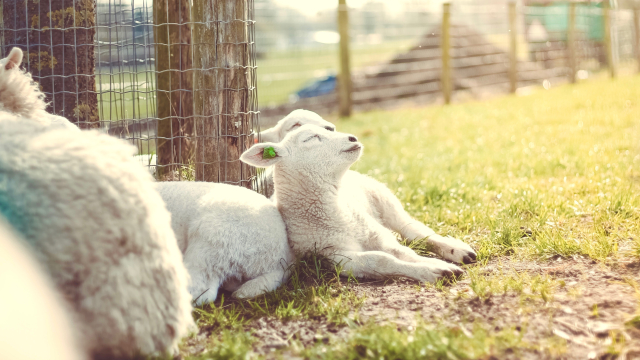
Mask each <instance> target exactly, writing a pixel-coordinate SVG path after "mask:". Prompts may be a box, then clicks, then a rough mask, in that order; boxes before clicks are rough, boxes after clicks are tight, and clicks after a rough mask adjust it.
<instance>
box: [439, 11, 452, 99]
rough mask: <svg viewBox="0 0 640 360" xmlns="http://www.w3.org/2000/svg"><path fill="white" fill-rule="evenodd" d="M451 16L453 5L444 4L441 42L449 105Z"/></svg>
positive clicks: (444, 78) (443, 81)
mask: <svg viewBox="0 0 640 360" xmlns="http://www.w3.org/2000/svg"><path fill="white" fill-rule="evenodd" d="M450 16H451V4H449V3H444V4H442V35H441V36H442V39H441V40H440V48H441V50H442V77H441V80H440V81H441V86H442V95H443V96H444V103H445V104H449V103H450V102H451V90H452V86H451V57H450V54H449V49H450V48H451V38H450V35H451V34H450V28H451V26H450V25H451V24H450V21H449V19H450Z"/></svg>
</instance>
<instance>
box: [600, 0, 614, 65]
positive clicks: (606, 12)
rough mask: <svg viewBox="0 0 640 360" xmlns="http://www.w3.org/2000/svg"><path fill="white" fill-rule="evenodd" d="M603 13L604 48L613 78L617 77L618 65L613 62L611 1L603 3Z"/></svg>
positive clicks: (606, 0) (607, 0)
mask: <svg viewBox="0 0 640 360" xmlns="http://www.w3.org/2000/svg"><path fill="white" fill-rule="evenodd" d="M602 12H603V17H604V19H603V20H604V47H605V51H606V52H607V65H608V66H609V73H610V74H611V77H612V78H614V77H616V64H615V63H614V60H613V42H612V41H611V6H610V5H609V0H605V1H603V2H602Z"/></svg>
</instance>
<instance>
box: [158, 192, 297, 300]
mask: <svg viewBox="0 0 640 360" xmlns="http://www.w3.org/2000/svg"><path fill="white" fill-rule="evenodd" d="M156 188H157V189H158V191H159V192H160V195H161V196H162V198H163V199H164V201H165V203H166V204H167V208H168V209H169V211H170V212H171V225H172V227H173V230H174V231H175V233H176V237H177V240H178V246H179V247H180V250H181V251H182V253H183V254H184V264H185V266H186V268H187V270H188V271H189V274H190V275H191V286H190V287H189V292H190V293H191V295H192V296H193V298H194V299H195V300H196V303H197V304H204V303H207V302H212V301H214V300H215V299H216V297H217V295H218V288H219V287H221V286H222V287H223V288H224V289H226V290H229V291H234V293H233V296H234V297H237V298H252V297H255V296H258V295H260V294H263V293H265V292H267V291H271V290H274V289H276V288H277V287H278V286H280V284H281V283H282V282H283V281H285V280H286V278H287V276H288V274H287V271H286V270H287V269H288V267H289V264H290V263H291V262H292V260H293V254H292V252H291V249H290V248H289V244H288V243H287V232H286V229H285V225H284V222H283V220H282V216H280V213H279V212H278V209H277V208H276V206H275V205H274V204H273V202H271V201H269V200H268V199H266V198H265V197H264V196H262V195H260V194H257V193H255V192H253V191H251V190H249V189H246V188H242V187H239V186H232V185H226V184H212V183H204V182H163V183H158V184H157V186H156Z"/></svg>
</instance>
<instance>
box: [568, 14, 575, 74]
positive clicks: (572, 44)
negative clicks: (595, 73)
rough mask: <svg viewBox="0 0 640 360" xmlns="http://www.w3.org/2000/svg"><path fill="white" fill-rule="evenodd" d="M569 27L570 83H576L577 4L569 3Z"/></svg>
mask: <svg viewBox="0 0 640 360" xmlns="http://www.w3.org/2000/svg"><path fill="white" fill-rule="evenodd" d="M568 22H569V25H568V27H567V55H568V56H567V57H568V60H569V81H571V83H572V84H575V82H576V71H577V59H576V3H575V2H570V3H569V19H568Z"/></svg>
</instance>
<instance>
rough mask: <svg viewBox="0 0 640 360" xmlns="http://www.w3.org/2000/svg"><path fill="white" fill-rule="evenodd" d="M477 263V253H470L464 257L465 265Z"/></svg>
mask: <svg viewBox="0 0 640 360" xmlns="http://www.w3.org/2000/svg"><path fill="white" fill-rule="evenodd" d="M476 261H477V256H476V253H474V252H469V253H467V255H464V256H463V257H462V263H463V264H473V263H475V262H476Z"/></svg>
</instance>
